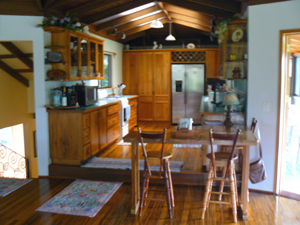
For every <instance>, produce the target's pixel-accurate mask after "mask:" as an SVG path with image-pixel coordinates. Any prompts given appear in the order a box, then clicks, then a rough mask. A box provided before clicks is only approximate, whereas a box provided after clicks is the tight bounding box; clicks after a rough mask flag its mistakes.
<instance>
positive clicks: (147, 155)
mask: <svg viewBox="0 0 300 225" xmlns="http://www.w3.org/2000/svg"><path fill="white" fill-rule="evenodd" d="M138 131H139V135H140V141H141V144H142V149H143V155H144V175H143V187H142V190H141V199H140V206H139V216H141V213H142V208H143V206H145V205H146V200H162V199H147V197H148V191H163V190H157V189H149V180H150V179H163V180H165V188H166V190H165V191H166V198H167V205H168V211H169V216H170V218H171V219H172V208H173V207H174V206H175V203H174V193H173V184H172V178H171V171H170V164H169V159H170V158H171V157H172V152H168V151H164V144H165V139H166V132H167V129H164V130H163V132H162V133H143V132H142V131H141V129H140V127H138ZM147 139H148V140H158V139H159V140H161V149H160V150H148V151H146V148H145V144H144V142H145V141H147ZM153 159H156V160H157V159H158V160H159V171H158V172H157V175H154V174H152V171H151V170H150V163H149V161H150V160H153ZM155 174H156V173H155Z"/></svg>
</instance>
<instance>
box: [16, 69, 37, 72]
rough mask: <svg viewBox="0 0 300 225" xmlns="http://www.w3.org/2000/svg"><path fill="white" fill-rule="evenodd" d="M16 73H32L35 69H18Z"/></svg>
mask: <svg viewBox="0 0 300 225" xmlns="http://www.w3.org/2000/svg"><path fill="white" fill-rule="evenodd" d="M15 71H16V72H18V73H32V72H33V69H16V70H15Z"/></svg>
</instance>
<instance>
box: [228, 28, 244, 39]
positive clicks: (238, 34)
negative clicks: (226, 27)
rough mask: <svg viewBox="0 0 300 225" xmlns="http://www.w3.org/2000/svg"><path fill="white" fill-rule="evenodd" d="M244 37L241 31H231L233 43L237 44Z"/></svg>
mask: <svg viewBox="0 0 300 225" xmlns="http://www.w3.org/2000/svg"><path fill="white" fill-rule="evenodd" d="M243 36H244V32H243V30H242V29H236V30H235V31H233V33H232V35H231V40H232V41H233V42H238V41H240V40H241V39H242V38H243Z"/></svg>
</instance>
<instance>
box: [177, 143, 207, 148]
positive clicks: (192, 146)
mask: <svg viewBox="0 0 300 225" xmlns="http://www.w3.org/2000/svg"><path fill="white" fill-rule="evenodd" d="M173 147H174V148H202V145H193V144H173Z"/></svg>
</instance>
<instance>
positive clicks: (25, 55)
mask: <svg viewBox="0 0 300 225" xmlns="http://www.w3.org/2000/svg"><path fill="white" fill-rule="evenodd" d="M22 57H33V54H32V53H28V54H23V55H22ZM12 58H17V56H16V55H14V54H7V55H0V59H12Z"/></svg>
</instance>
